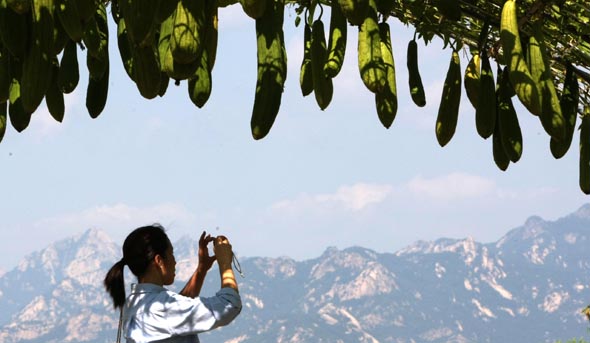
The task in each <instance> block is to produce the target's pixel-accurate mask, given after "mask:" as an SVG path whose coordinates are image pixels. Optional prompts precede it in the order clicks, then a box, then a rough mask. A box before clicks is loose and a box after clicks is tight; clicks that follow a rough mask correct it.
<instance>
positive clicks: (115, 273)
mask: <svg viewBox="0 0 590 343" xmlns="http://www.w3.org/2000/svg"><path fill="white" fill-rule="evenodd" d="M124 268H125V262H124V260H123V259H121V260H120V261H119V262H117V263H115V264H114V265H113V266H112V267H111V269H110V270H109V272H108V273H107V275H106V277H105V278H104V287H105V288H106V290H107V292H109V294H110V296H111V298H112V299H113V304H114V306H115V308H123V305H124V304H125V279H124V276H123V275H124V274H123V269H124Z"/></svg>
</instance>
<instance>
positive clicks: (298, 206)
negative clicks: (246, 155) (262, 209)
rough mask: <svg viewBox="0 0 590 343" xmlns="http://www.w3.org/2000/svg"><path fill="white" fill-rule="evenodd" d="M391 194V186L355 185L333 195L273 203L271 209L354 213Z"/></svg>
mask: <svg viewBox="0 0 590 343" xmlns="http://www.w3.org/2000/svg"><path fill="white" fill-rule="evenodd" d="M391 192H392V186H391V185H383V184H367V183H357V184H354V185H352V186H342V187H340V188H338V189H337V190H336V191H335V192H334V193H325V194H315V195H309V194H301V195H299V196H298V197H297V198H295V199H290V200H282V201H279V202H277V203H275V204H274V205H272V209H274V210H280V211H288V212H298V211H301V210H313V209H316V210H317V209H320V210H322V209H343V210H347V211H353V212H354V211H361V210H363V209H365V208H367V207H369V206H371V205H375V204H378V203H381V202H383V201H384V200H385V199H386V198H387V197H388V196H389V195H390V194H391Z"/></svg>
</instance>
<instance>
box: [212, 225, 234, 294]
mask: <svg viewBox="0 0 590 343" xmlns="http://www.w3.org/2000/svg"><path fill="white" fill-rule="evenodd" d="M213 250H214V251H215V256H216V257H217V264H218V265H219V274H220V276H221V288H224V287H229V288H233V289H235V290H236V292H237V291H238V283H237V282H236V277H235V275H234V271H233V269H232V267H231V262H232V259H233V257H234V252H233V251H232V247H231V244H229V240H228V239H227V237H225V236H217V237H215V240H214V241H213Z"/></svg>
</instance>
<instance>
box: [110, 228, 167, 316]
mask: <svg viewBox="0 0 590 343" xmlns="http://www.w3.org/2000/svg"><path fill="white" fill-rule="evenodd" d="M125 265H127V266H128V267H129V269H130V270H131V272H132V273H133V275H135V276H137V278H138V279H141V278H142V277H143V276H144V275H145V274H146V273H147V272H148V271H149V270H150V269H153V268H156V270H157V271H158V272H159V273H161V276H162V280H163V283H164V284H171V283H172V282H174V266H175V261H174V255H173V250H172V245H171V244H170V240H169V239H168V236H167V235H166V232H164V228H163V227H162V226H160V225H157V224H156V225H150V226H143V227H140V228H137V229H135V230H134V231H133V232H131V233H130V234H129V235H128V236H127V238H126V239H125V242H124V243H123V258H122V259H121V260H120V261H119V262H117V263H115V265H113V266H112V267H111V269H110V270H109V272H108V273H107V275H106V277H105V279H104V285H105V288H106V289H107V291H108V292H109V293H110V295H111V297H112V298H113V303H114V305H115V307H121V306H123V304H124V303H125V282H124V278H123V269H124V267H125Z"/></svg>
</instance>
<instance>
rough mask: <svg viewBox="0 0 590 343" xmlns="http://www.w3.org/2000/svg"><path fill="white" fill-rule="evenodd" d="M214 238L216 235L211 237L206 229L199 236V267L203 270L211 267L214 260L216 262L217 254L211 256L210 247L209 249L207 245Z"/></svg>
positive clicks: (205, 270)
mask: <svg viewBox="0 0 590 343" xmlns="http://www.w3.org/2000/svg"><path fill="white" fill-rule="evenodd" d="M214 239H215V238H214V237H211V235H210V234H207V233H206V232H205V231H203V233H202V234H201V237H200V238H199V266H198V267H197V268H198V269H199V270H201V271H203V272H207V271H208V270H209V269H211V266H213V262H215V256H209V249H207V245H208V244H209V243H210V242H212V241H213V240H214Z"/></svg>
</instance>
